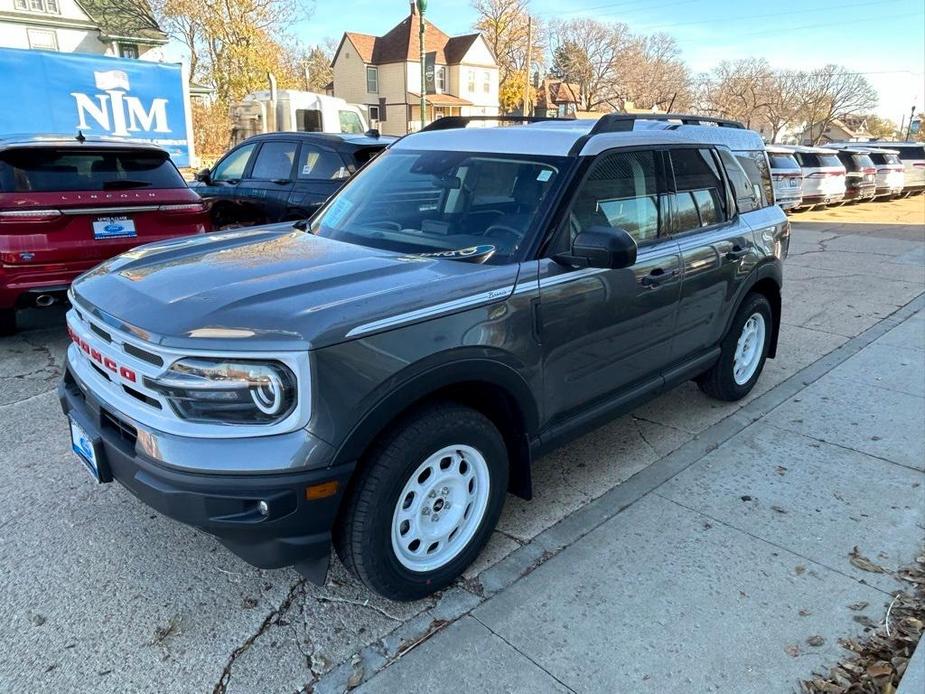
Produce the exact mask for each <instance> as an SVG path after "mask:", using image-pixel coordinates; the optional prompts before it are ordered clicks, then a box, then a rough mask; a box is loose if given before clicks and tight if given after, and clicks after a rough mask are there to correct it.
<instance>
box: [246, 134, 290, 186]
mask: <svg viewBox="0 0 925 694" xmlns="http://www.w3.org/2000/svg"><path fill="white" fill-rule="evenodd" d="M296 146H297V145H296V143H295V142H264V143H263V146H261V148H260V151H259V152H257V161H256V162H254V168H253V169H252V170H251V175H250V178H259V179H261V180H267V181H274V180H279V179H287V178H290V177H291V176H292V162H293V160H294V159H295V149H296Z"/></svg>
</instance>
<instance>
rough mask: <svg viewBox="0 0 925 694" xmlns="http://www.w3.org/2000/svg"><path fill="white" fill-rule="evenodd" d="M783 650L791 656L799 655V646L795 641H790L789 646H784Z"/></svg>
mask: <svg viewBox="0 0 925 694" xmlns="http://www.w3.org/2000/svg"><path fill="white" fill-rule="evenodd" d="M784 651H786V652H787V655H789V656H790V657H791V658H796V657H797V656H799V655H800V647H799V646H798V645H797V644H795V643H791V644H790V645H789V646H785V647H784Z"/></svg>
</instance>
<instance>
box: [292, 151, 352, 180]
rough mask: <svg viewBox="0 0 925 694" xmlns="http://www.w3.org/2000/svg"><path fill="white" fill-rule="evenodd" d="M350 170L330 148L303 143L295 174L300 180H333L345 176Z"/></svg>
mask: <svg viewBox="0 0 925 694" xmlns="http://www.w3.org/2000/svg"><path fill="white" fill-rule="evenodd" d="M349 175H350V172H349V171H348V170H347V167H346V166H345V165H344V162H343V161H342V160H341V158H340V157H339V156H338V155H337V154H335V153H334V152H331V151H330V150H326V149H320V148H318V147H315V146H313V145H308V144H303V145H302V151H301V152H300V153H299V168H298V169H297V170H296V176H298V178H299V180H300V181H304V180H316V181H317V180H319V179H320V180H323V181H333V180H339V179H342V178H347V177H348V176H349Z"/></svg>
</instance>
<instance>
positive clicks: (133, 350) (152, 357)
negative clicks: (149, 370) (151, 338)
mask: <svg viewBox="0 0 925 694" xmlns="http://www.w3.org/2000/svg"><path fill="white" fill-rule="evenodd" d="M122 350H123V351H124V352H125V353H126V354H131V355H132V356H133V357H137V358H138V359H141V360H142V361H146V362H148V363H149V364H154V366H163V365H164V360H163V359H161V358H160V357H159V356H157V355H156V354H151V352H148V351H145V350H143V349H140V348H138V347H136V346H135V345H132V344H129V343H128V342H126V343H124V344H123V345H122Z"/></svg>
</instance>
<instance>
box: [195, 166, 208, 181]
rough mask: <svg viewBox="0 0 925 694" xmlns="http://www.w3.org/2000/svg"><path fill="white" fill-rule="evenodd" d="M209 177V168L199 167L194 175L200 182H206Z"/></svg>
mask: <svg viewBox="0 0 925 694" xmlns="http://www.w3.org/2000/svg"><path fill="white" fill-rule="evenodd" d="M211 177H212V171H211V170H210V169H200V170H199V171H197V172H196V175H195V179H196V180H197V181H199V182H200V183H208V182H209V179H210V178H211Z"/></svg>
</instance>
